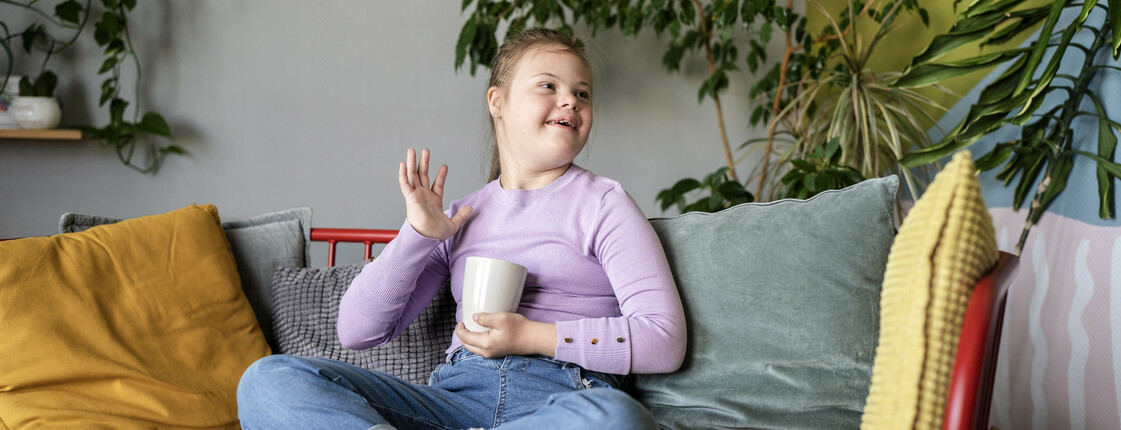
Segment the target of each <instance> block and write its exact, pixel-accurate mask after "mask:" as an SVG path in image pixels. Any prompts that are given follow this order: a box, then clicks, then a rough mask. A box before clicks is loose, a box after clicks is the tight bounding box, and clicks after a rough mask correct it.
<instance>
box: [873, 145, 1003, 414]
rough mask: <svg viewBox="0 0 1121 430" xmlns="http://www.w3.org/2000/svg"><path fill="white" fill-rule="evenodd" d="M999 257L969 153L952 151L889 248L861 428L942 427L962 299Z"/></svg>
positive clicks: (967, 295)
mask: <svg viewBox="0 0 1121 430" xmlns="http://www.w3.org/2000/svg"><path fill="white" fill-rule="evenodd" d="M998 254H999V251H998V250H997V246H996V235H995V234H994V232H993V223H992V218H991V217H990V216H989V213H988V210H987V209H986V207H985V201H984V199H983V198H982V197H981V186H980V184H979V183H978V181H977V177H976V176H975V174H974V168H973V162H972V160H971V158H970V154H969V151H962V152H959V153H957V154H956V155H954V157H953V160H952V161H951V162H950V164H949V165H947V166H946V168H945V169H944V170H943V171H942V172H940V173H939V174H938V176H937V177H936V178H935V179H934V182H933V183H932V184H931V185H930V187H929V188H928V189H927V190H926V193H925V194H923V196H922V197H921V198H920V199H919V201H918V202H916V203H915V206H914V208H912V209H911V212H910V213H909V214H908V215H907V217H906V219H904V221H903V225H902V227H900V229H899V234H898V235H896V238H895V242H894V243H893V244H892V247H891V253H890V255H889V256H888V263H887V271H886V272H885V273H884V284H883V290H882V292H881V296H880V339H879V344H878V345H877V347H876V359H875V362H874V365H873V368H872V386H871V388H870V389H869V393H868V402H867V404H866V406H865V408H864V416H863V419H862V423H861V429H865V430H868V429H903V428H915V429H941V428H942V419H943V415H944V413H945V406H946V396H947V395H948V392H949V388H950V377H951V376H952V373H953V368H954V358H955V356H956V354H957V343H958V337H959V336H960V334H961V324H962V319H963V318H964V315H965V308H966V305H967V302H968V300H969V294H970V292H971V291H972V288H973V286H974V284H976V283H977V281H978V280H979V279H980V278H981V276H983V275H984V274H985V272H986V271H988V270H989V269H990V268H991V267H993V265H994V264H996V261H997V258H998V256H999V255H998Z"/></svg>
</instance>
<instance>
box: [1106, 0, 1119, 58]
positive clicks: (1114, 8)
mask: <svg viewBox="0 0 1121 430" xmlns="http://www.w3.org/2000/svg"><path fill="white" fill-rule="evenodd" d="M1109 23H1110V26H1111V27H1112V28H1111V29H1110V31H1111V32H1113V61H1117V60H1121V0H1109Z"/></svg>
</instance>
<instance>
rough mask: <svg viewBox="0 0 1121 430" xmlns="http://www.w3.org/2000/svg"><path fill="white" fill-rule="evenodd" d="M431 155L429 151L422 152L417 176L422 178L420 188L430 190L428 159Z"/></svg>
mask: <svg viewBox="0 0 1121 430" xmlns="http://www.w3.org/2000/svg"><path fill="white" fill-rule="evenodd" d="M430 155H431V153H430V152H428V149H424V150H421V151H420V165H419V166H418V167H417V175H418V176H420V186H422V187H424V188H425V189H428V186H429V183H428V157H429V156H430Z"/></svg>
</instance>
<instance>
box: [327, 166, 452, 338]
mask: <svg viewBox="0 0 1121 430" xmlns="http://www.w3.org/2000/svg"><path fill="white" fill-rule="evenodd" d="M428 159H429V152H428V150H427V149H425V150H424V151H422V152H421V155H420V160H417V156H416V152H415V151H414V150H413V149H412V148H409V150H408V152H407V154H406V155H405V162H403V163H401V164H400V168H399V169H398V172H397V182H398V184H399V185H400V186H401V195H402V196H404V198H405V210H406V218H407V222H406V223H405V225H404V226H403V227H401V232H400V233H399V235H398V236H397V238H396V239H394V240H393V241H392V242H390V243H389V244H388V245H386V247H385V249H384V250H382V253H381V255H380V256H379V257H378V258H377V259H376V260H374V262H373V263H370V264H367V265H366V267H364V268H362V273H360V274H359V275H358V276H357V277H355V279H354V281H353V282H351V285H350V288H349V289H347V292H346V294H344V295H343V299H342V302H341V303H340V305H339V322H338V326H337V330H338V334H339V341H340V342H341V343H342V344H343V346H345V347H347V348H350V349H362V348H369V347H372V346H377V345H381V344H383V343H385V342H388V341H390V340H391V339H393V338H394V337H396V336H397V335H398V334H400V333H401V332H402V331H404V330H405V328H406V327H407V326H408V324H409V322H411V321H413V320H414V319H416V317H417V316H418V315H420V313H421V312H422V311H424V308H425V307H426V306H427V305H428V303H429V302H431V301H432V298H433V297H435V296H436V293H437V292H438V291H439V289H440V287H442V286H443V285H444V281H445V280H446V279H447V278H448V267H449V264H448V259H447V252H446V249H444V247H443V246H442V245H441V242H443V241H444V240H445V239H447V238H448V237H451V236H452V235H453V234H455V233H456V232H457V231H459V228H460V227H462V226H463V223H464V222H465V221H466V220H467V216H468V215H470V214H471V207H470V206H464V207H462V208H460V209H459V210H458V211H457V212H456V213H455V215H451V216H449V215H448V214H446V213H444V210H443V199H444V179H445V178H446V177H447V174H448V166H447V165H443V166H440V169H439V171H438V172H437V173H436V178H435V180H434V181H431V182H430V181H429V178H428Z"/></svg>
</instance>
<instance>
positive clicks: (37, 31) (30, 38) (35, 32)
mask: <svg viewBox="0 0 1121 430" xmlns="http://www.w3.org/2000/svg"><path fill="white" fill-rule="evenodd" d="M5 30H7V29H6V28H5ZM45 35H46V33H45V32H44V31H43V26H41V25H39V24H31V25H30V26H28V27H27V29H25V30H23V34H22V35H20V39H21V40H22V41H23V51H24V52H26V53H28V54H30V53H31V48H33V47H34V46H35V39H37V38H39V37H41V36H45Z"/></svg>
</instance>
